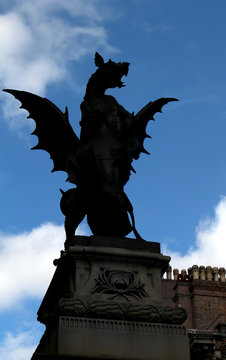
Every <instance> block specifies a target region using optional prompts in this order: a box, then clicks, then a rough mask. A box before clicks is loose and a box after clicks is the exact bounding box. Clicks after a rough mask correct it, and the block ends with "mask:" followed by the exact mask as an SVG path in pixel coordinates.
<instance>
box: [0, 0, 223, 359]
mask: <svg viewBox="0 0 226 360" xmlns="http://www.w3.org/2000/svg"><path fill="white" fill-rule="evenodd" d="M225 24H226V3H225V2H224V1H217V2H216V1H213V0H199V1H197V0H190V1H186V0H171V1H168V0H160V1H159V0H124V1H119V0H113V1H108V0H64V1H61V0H36V1H30V0H1V2H0V84H1V88H2V89H3V88H14V89H20V90H26V91H31V92H34V93H36V94H38V95H41V96H45V97H47V98H49V99H50V100H51V101H53V102H54V103H55V104H57V106H58V107H60V108H61V109H62V110H64V108H65V106H66V105H67V106H68V108H69V118H70V121H71V123H72V126H73V128H74V130H75V132H76V133H77V134H78V135H79V120H80V108H79V106H80V103H81V101H82V98H83V96H84V91H85V86H86V82H87V80H88V78H89V77H90V75H91V74H92V73H93V72H94V71H95V65H94V62H93V57H94V53H95V51H98V52H100V53H101V54H102V55H103V57H104V58H105V59H106V60H108V59H109V58H111V59H113V60H115V61H129V62H130V63H131V66H130V71H129V74H128V77H127V78H126V80H125V84H126V87H125V88H122V89H120V90H119V89H118V90H113V91H111V92H109V93H111V94H112V95H113V96H115V97H116V99H117V100H118V102H119V103H121V104H122V105H123V106H124V107H125V108H126V109H127V110H129V111H131V112H132V111H134V112H137V111H139V109H140V108H142V107H143V106H144V105H145V104H146V103H147V102H149V101H150V100H154V99H156V98H158V97H162V96H165V97H176V98H178V99H179V102H178V103H172V104H168V105H167V106H165V107H164V109H163V114H157V115H156V117H155V118H156V122H152V123H151V124H149V125H148V133H149V134H150V135H151V136H152V139H151V140H149V139H148V140H146V143H145V146H146V149H147V150H148V151H150V152H151V156H147V155H143V156H141V158H140V159H139V160H138V161H136V162H134V164H133V166H134V168H135V169H136V171H137V174H134V175H132V177H131V179H130V183H129V184H128V185H127V186H126V192H127V194H128V196H129V198H130V199H131V202H132V203H133V206H134V212H135V217H136V224H137V229H138V231H139V232H140V233H141V235H142V237H143V238H144V239H146V240H150V241H157V242H160V243H161V248H162V252H163V253H164V254H166V255H170V256H172V266H173V267H178V268H179V269H182V268H188V267H189V266H191V265H193V264H197V265H205V266H207V265H212V266H218V267H220V266H226V264H225V250H226V241H225V237H226V236H225V234H226V141H225V140H226V71H225V70H226V26H225ZM18 107H19V102H18V101H16V100H15V99H14V98H13V97H12V96H10V95H9V94H7V93H3V92H2V93H1V94H0V129H1V131H0V196H1V202H0V209H1V211H0V214H1V217H0V294H1V296H0V360H29V359H30V357H31V354H32V353H33V351H34V349H35V347H36V345H37V343H38V340H39V339H40V336H41V334H42V332H43V326H42V325H41V324H39V323H38V322H37V321H36V312H37V309H38V307H39V305H40V302H41V299H42V297H43V295H44V293H45V291H46V289H47V286H48V284H49V281H50V279H51V277H52V275H53V272H54V266H53V264H52V261H53V259H55V258H57V257H59V254H60V250H61V249H62V248H63V243H64V240H65V235H64V229H63V221H64V219H63V215H62V214H61V212H60V209H59V201H60V192H59V188H63V189H67V188H68V185H67V184H65V179H66V174H64V173H60V172H59V173H54V174H50V171H51V169H52V163H51V160H50V159H49V156H48V154H47V153H46V152H41V151H30V150H29V149H30V147H32V146H34V145H35V144H36V142H37V138H36V137H35V136H32V137H31V136H30V133H31V132H32V130H33V129H34V122H33V121H32V120H31V119H29V120H28V119H27V118H26V116H27V113H26V111H24V110H19V109H18ZM78 232H79V233H82V234H87V235H88V234H90V231H89V229H88V227H87V225H86V223H85V222H84V223H83V224H81V226H80V228H79V230H78Z"/></svg>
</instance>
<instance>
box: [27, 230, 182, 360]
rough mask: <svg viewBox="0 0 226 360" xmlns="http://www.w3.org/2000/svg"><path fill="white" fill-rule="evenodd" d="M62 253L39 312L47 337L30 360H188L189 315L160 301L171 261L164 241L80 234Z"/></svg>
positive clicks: (45, 336) (42, 340) (44, 337)
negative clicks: (162, 244) (163, 248)
mask: <svg viewBox="0 0 226 360" xmlns="http://www.w3.org/2000/svg"><path fill="white" fill-rule="evenodd" d="M61 255H62V256H61V258H60V259H59V260H57V261H56V264H57V269H56V272H55V275H54V277H53V279H52V282H51V284H50V286H49V289H48V290H47V293H46V295H45V297H44V299H43V302H42V304H41V306H40V309H39V311H38V320H39V321H41V322H42V323H44V324H45V325H46V332H45V333H44V335H43V338H42V339H41V341H40V344H39V346H38V348H37V350H36V352H35V353H34V355H33V357H32V360H36V359H44V358H45V359H51V358H52V357H53V358H55V357H56V358H58V357H60V358H61V359H64V357H65V359H66V358H68V357H72V358H75V359H76V358H84V359H85V358H89V359H91V358H95V359H118V360H119V359H125V360H127V359H128V360H165V359H167V360H168V359H171V358H172V359H173V360H181V358H183V359H184V360H188V359H189V348H188V339H187V334H186V330H185V328H184V327H183V326H181V324H182V323H183V322H184V320H185V319H186V312H185V310H184V309H183V308H169V307H166V306H164V305H163V301H162V298H161V276H162V274H163V273H164V272H165V271H166V270H167V268H168V264H169V260H170V258H169V257H168V256H163V255H162V254H161V253H160V247H159V244H158V243H151V242H147V241H144V240H136V239H117V238H106V237H96V236H91V237H81V236H76V237H75V238H74V241H73V242H72V243H71V244H70V246H68V247H67V249H66V251H65V252H62V254H61ZM169 354H170V357H169ZM43 356H44V357H43ZM51 356H52V357H51Z"/></svg>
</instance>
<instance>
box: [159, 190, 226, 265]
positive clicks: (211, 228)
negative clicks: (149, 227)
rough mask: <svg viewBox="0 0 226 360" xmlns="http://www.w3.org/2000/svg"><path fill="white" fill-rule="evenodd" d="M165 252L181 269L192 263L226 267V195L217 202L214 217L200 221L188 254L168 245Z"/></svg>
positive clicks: (164, 247) (164, 249)
mask: <svg viewBox="0 0 226 360" xmlns="http://www.w3.org/2000/svg"><path fill="white" fill-rule="evenodd" d="M163 252H164V254H167V255H169V256H171V258H172V260H171V266H172V267H173V268H178V269H179V270H182V269H188V268H189V267H191V266H192V265H198V266H200V265H204V266H208V265H209V266H217V267H226V260H225V253H226V197H222V198H221V200H220V202H219V203H218V204H217V206H216V208H215V214H214V217H213V218H206V219H204V220H201V221H200V222H199V224H198V226H197V229H196V241H195V244H194V247H193V248H191V249H190V250H189V251H188V252H187V254H185V255H182V254H180V253H179V252H173V251H170V249H169V248H167V246H166V245H164V246H163Z"/></svg>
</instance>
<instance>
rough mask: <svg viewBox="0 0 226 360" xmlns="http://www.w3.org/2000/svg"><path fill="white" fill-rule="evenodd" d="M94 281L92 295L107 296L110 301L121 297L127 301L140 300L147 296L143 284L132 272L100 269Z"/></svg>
mask: <svg viewBox="0 0 226 360" xmlns="http://www.w3.org/2000/svg"><path fill="white" fill-rule="evenodd" d="M95 281H96V286H95V288H94V289H93V290H92V293H99V294H109V295H112V297H111V299H114V298H116V297H118V296H121V297H123V298H124V299H126V300H127V301H129V298H130V297H135V298H137V299H141V298H143V297H146V296H147V293H146V291H145V290H144V284H143V283H141V281H140V279H138V276H137V274H136V273H135V272H133V271H124V270H111V269H106V268H101V272H100V273H99V277H98V279H95Z"/></svg>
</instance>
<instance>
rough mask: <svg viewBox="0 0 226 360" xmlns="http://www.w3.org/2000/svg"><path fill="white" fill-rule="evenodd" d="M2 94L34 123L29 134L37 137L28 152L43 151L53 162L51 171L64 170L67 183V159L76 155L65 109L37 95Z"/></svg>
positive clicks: (24, 92)
mask: <svg viewBox="0 0 226 360" xmlns="http://www.w3.org/2000/svg"><path fill="white" fill-rule="evenodd" d="M3 91H6V92H8V93H10V94H12V95H13V96H14V97H15V98H16V99H18V100H19V101H20V102H21V108H23V109H25V110H27V111H28V112H29V115H28V118H32V119H34V121H35V123H36V128H35V130H34V131H33V133H32V135H36V136H37V137H38V144H37V145H36V146H34V147H33V148H32V150H33V149H42V150H45V151H47V152H48V153H49V154H50V158H51V159H52V160H53V165H54V166H53V169H52V172H53V171H57V170H62V171H66V172H67V173H68V175H69V181H70V177H71V176H70V168H69V165H68V163H69V162H68V157H69V156H71V155H72V154H74V153H75V152H76V150H77V148H78V146H79V139H78V137H77V136H76V134H75V133H74V131H73V129H72V127H71V125H70V123H69V120H68V110H67V107H66V109H65V112H64V113H63V112H62V111H61V110H60V109H59V108H58V107H57V106H56V105H54V104H53V103H52V102H51V101H50V100H48V99H46V98H42V97H40V96H38V95H35V94H32V93H29V92H26V91H19V90H12V89H4V90H3ZM71 182H72V181H71Z"/></svg>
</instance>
